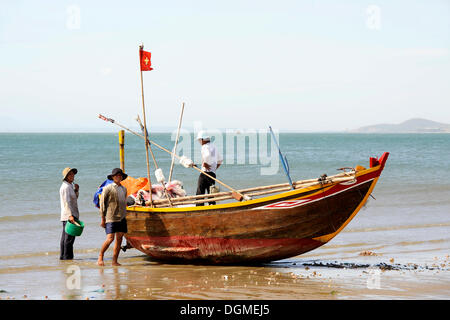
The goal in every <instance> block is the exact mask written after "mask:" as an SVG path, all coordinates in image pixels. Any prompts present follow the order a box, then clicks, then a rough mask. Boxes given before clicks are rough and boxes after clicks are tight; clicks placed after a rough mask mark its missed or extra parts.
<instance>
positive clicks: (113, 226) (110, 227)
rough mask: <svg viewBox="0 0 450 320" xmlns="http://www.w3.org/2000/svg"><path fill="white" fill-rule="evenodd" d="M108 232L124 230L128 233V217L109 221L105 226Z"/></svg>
mask: <svg viewBox="0 0 450 320" xmlns="http://www.w3.org/2000/svg"><path fill="white" fill-rule="evenodd" d="M105 231H106V234H110V233H116V232H123V233H127V232H128V228H127V219H126V218H123V219H122V220H120V222H107V223H106V228H105Z"/></svg>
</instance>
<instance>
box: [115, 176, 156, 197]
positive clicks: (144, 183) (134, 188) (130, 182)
mask: <svg viewBox="0 0 450 320" xmlns="http://www.w3.org/2000/svg"><path fill="white" fill-rule="evenodd" d="M121 184H122V185H123V186H124V187H125V188H127V196H129V195H130V194H135V193H136V192H138V191H139V190H141V189H144V190H145V191H149V189H148V179H147V178H137V179H135V178H133V177H130V176H128V177H127V178H126V179H125V180H123V181H122V182H121Z"/></svg>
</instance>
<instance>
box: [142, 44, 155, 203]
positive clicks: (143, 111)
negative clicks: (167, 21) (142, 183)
mask: <svg viewBox="0 0 450 320" xmlns="http://www.w3.org/2000/svg"><path fill="white" fill-rule="evenodd" d="M142 50H144V45H143V44H142V45H140V46H139V69H140V70H141V94H142V113H143V115H144V131H145V132H144V136H145V156H146V158H147V177H148V186H149V194H150V206H151V207H152V208H153V200H152V181H151V180H150V161H149V158H148V145H149V143H148V135H147V121H146V118H145V103H144V79H143V77H142V67H141V51H142Z"/></svg>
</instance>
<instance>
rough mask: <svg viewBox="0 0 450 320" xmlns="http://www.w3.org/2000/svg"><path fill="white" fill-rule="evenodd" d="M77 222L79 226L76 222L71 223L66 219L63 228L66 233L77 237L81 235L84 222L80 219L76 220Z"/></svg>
mask: <svg viewBox="0 0 450 320" xmlns="http://www.w3.org/2000/svg"><path fill="white" fill-rule="evenodd" d="M77 222H78V224H79V225H80V226H77V225H76V224H73V223H71V222H70V221H67V223H66V228H65V230H66V233H67V234H69V235H71V236H74V237H78V236H80V235H81V233H82V232H83V229H84V223H83V221H80V220H78V221H77Z"/></svg>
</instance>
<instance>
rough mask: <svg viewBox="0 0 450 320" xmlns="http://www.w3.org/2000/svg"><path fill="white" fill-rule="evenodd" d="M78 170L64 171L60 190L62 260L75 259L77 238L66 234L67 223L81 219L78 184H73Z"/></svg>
mask: <svg viewBox="0 0 450 320" xmlns="http://www.w3.org/2000/svg"><path fill="white" fill-rule="evenodd" d="M77 173H78V170H77V169H75V168H65V169H64V170H63V171H62V176H63V182H62V185H61V188H60V189H59V197H60V201H61V221H62V225H63V231H62V235H61V244H60V247H61V251H60V256H59V259H60V260H72V259H73V243H74V242H75V237H74V236H71V235H69V234H67V233H66V229H65V228H66V223H67V221H70V222H71V223H73V222H74V220H75V219H77V220H78V219H79V217H80V213H79V212H78V202H77V201H78V190H79V188H80V187H79V186H78V184H73V182H74V180H75V175H76V174H77Z"/></svg>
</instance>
